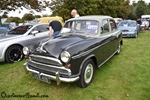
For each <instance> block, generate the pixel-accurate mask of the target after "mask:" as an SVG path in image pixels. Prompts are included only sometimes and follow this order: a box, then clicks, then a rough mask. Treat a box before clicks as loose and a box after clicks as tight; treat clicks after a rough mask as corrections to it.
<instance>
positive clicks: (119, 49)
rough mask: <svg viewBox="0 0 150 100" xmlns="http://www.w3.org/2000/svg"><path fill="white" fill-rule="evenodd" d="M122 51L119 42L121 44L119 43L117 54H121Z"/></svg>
mask: <svg viewBox="0 0 150 100" xmlns="http://www.w3.org/2000/svg"><path fill="white" fill-rule="evenodd" d="M120 51H121V44H120V43H119V44H118V49H117V52H116V54H117V55H119V54H120Z"/></svg>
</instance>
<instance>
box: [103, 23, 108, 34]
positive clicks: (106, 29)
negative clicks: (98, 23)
mask: <svg viewBox="0 0 150 100" xmlns="http://www.w3.org/2000/svg"><path fill="white" fill-rule="evenodd" d="M108 32H109V22H108V20H103V21H102V34H103V33H108Z"/></svg>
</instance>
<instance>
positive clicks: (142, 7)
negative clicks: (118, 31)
mask: <svg viewBox="0 0 150 100" xmlns="http://www.w3.org/2000/svg"><path fill="white" fill-rule="evenodd" d="M141 15H150V3H149V4H147V3H145V1H143V0H139V1H138V2H137V3H133V4H132V5H130V14H129V16H128V18H129V19H138V18H141Z"/></svg>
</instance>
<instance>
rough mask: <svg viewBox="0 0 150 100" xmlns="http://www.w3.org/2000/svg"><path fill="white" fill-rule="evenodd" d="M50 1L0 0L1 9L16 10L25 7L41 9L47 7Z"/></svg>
mask: <svg viewBox="0 0 150 100" xmlns="http://www.w3.org/2000/svg"><path fill="white" fill-rule="evenodd" d="M49 3H50V2H49V1H47V0H0V4H1V6H0V10H8V11H11V10H16V9H18V8H21V9H22V8H23V7H25V8H26V9H29V10H31V9H34V10H36V11H41V10H43V9H44V8H46V7H47V5H48V4H49Z"/></svg>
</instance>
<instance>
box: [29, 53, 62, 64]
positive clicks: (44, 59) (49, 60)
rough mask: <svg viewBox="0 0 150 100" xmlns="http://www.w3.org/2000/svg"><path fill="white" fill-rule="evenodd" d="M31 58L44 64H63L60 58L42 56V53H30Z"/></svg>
mask: <svg viewBox="0 0 150 100" xmlns="http://www.w3.org/2000/svg"><path fill="white" fill-rule="evenodd" d="M29 58H30V60H31V61H35V62H40V63H43V64H48V65H55V66H62V63H61V62H60V60H58V59H55V58H51V57H47V56H42V55H33V54H32V55H30V57H29Z"/></svg>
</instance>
